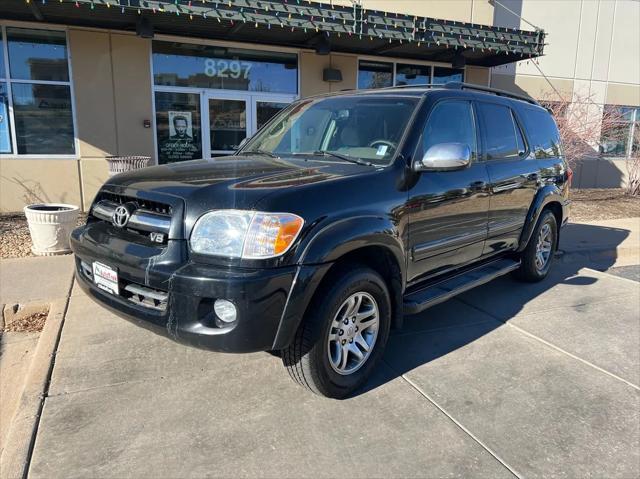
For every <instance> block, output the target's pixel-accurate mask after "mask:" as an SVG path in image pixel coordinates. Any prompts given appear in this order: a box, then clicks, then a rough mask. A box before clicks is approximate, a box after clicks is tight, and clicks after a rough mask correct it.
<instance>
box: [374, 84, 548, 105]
mask: <svg viewBox="0 0 640 479" xmlns="http://www.w3.org/2000/svg"><path fill="white" fill-rule="evenodd" d="M434 87H435V88H446V89H448V90H477V91H483V92H486V93H493V94H494V95H498V96H504V97H508V98H515V99H516V100H522V101H526V102H527V103H532V104H534V105H538V106H540V104H539V103H538V102H537V101H536V100H534V99H533V98H531V97H529V96H525V95H518V94H517V93H511V92H510V91H505V90H499V89H498V88H490V87H488V86H481V85H472V84H471V83H462V82H448V83H420V84H415V85H397V86H388V87H384V88H378V90H396V89H405V88H434Z"/></svg>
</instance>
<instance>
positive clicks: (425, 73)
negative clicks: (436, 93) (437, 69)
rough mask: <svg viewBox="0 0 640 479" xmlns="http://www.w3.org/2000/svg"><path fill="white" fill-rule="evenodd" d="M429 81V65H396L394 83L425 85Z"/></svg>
mask: <svg viewBox="0 0 640 479" xmlns="http://www.w3.org/2000/svg"><path fill="white" fill-rule="evenodd" d="M427 83H431V67H429V66H424V65H403V64H401V63H398V65H397V66H396V85H426V84H427Z"/></svg>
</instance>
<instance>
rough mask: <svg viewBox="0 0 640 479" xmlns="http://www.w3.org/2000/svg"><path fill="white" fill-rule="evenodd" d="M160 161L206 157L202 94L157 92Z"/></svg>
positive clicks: (161, 162)
mask: <svg viewBox="0 0 640 479" xmlns="http://www.w3.org/2000/svg"><path fill="white" fill-rule="evenodd" d="M155 100H156V127H157V136H158V163H160V164H163V163H174V162H177V161H186V160H195V159H199V158H202V133H201V131H200V124H201V123H200V95H198V94H195V93H171V92H156V94H155Z"/></svg>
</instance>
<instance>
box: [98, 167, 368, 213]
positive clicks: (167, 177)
mask: <svg viewBox="0 0 640 479" xmlns="http://www.w3.org/2000/svg"><path fill="white" fill-rule="evenodd" d="M371 170H372V168H371V167H369V166H362V165H357V164H352V163H346V162H341V161H338V160H336V161H334V160H325V159H323V158H322V159H314V158H311V159H308V160H305V159H303V158H299V157H296V158H268V157H264V156H258V155H256V156H227V157H221V158H216V159H212V160H195V161H186V162H181V163H172V164H168V165H159V166H152V167H148V168H143V169H140V170H135V171H131V172H127V173H122V174H119V175H116V176H114V177H112V178H110V179H109V181H108V182H107V183H106V185H105V188H106V189H108V190H114V191H118V192H125V191H128V192H129V193H128V194H130V195H132V196H138V193H139V192H144V196H145V197H149V195H151V196H153V195H154V194H157V195H162V196H167V195H169V196H173V197H177V198H180V199H183V200H184V201H185V207H186V209H187V210H192V212H194V213H197V212H198V211H197V210H201V211H207V210H210V209H214V208H218V209H219V208H236V209H250V208H252V207H253V206H254V205H255V204H256V203H257V202H258V201H259V200H260V199H261V198H262V197H264V196H265V195H267V194H270V193H273V192H277V191H278V190H279V189H285V188H286V189H291V188H295V187H296V186H303V185H309V184H313V183H320V182H326V181H335V180H337V179H340V178H344V177H347V176H352V175H356V174H360V173H365V172H367V171H371Z"/></svg>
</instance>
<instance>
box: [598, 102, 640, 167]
mask: <svg viewBox="0 0 640 479" xmlns="http://www.w3.org/2000/svg"><path fill="white" fill-rule="evenodd" d="M604 116H605V117H607V118H608V120H607V127H606V128H605V127H603V130H602V137H601V139H600V153H602V154H604V155H605V156H618V157H619V156H621V157H628V156H631V155H632V154H633V153H635V152H637V151H639V150H640V108H638V107H633V106H618V105H605V107H604Z"/></svg>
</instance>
